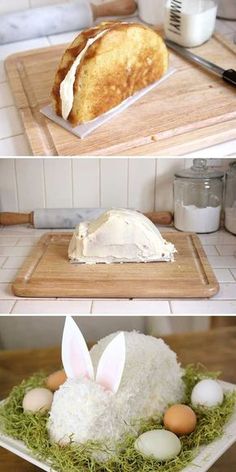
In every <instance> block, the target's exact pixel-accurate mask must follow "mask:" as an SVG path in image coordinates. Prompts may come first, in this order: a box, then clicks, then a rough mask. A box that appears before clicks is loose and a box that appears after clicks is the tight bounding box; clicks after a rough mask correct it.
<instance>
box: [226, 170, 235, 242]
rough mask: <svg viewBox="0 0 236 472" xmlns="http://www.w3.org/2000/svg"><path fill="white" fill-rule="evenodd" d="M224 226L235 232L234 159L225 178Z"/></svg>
mask: <svg viewBox="0 0 236 472" xmlns="http://www.w3.org/2000/svg"><path fill="white" fill-rule="evenodd" d="M224 206H225V227H226V229H227V230H228V231H230V233H233V234H236V161H235V162H232V163H231V164H230V166H229V170H228V172H227V173H226V179H225V205H224Z"/></svg>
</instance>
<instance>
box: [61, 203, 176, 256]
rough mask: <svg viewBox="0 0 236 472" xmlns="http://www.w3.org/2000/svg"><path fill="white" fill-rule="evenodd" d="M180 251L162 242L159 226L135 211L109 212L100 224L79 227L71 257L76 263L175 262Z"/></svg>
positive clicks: (71, 245)
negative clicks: (177, 251) (177, 252)
mask: <svg viewBox="0 0 236 472" xmlns="http://www.w3.org/2000/svg"><path fill="white" fill-rule="evenodd" d="M175 252H176V249H175V247H174V245H173V244H172V243H169V242H167V241H165V239H163V238H162V236H161V234H160V232H159V230H158V229H157V228H156V226H155V225H154V224H153V223H152V222H151V221H150V220H149V219H148V218H146V217H145V216H144V215H142V214H141V213H138V212H136V211H132V210H123V209H117V210H109V211H107V212H105V213H103V215H101V216H100V217H99V218H98V219H97V220H95V221H91V222H83V223H81V224H80V225H78V226H77V228H76V230H75V232H74V235H73V237H72V239H71V242H70V245H69V250H68V256H69V259H70V260H71V261H72V262H78V263H87V264H96V263H106V264H109V263H114V262H119V263H122V262H151V261H172V260H173V259H174V254H175Z"/></svg>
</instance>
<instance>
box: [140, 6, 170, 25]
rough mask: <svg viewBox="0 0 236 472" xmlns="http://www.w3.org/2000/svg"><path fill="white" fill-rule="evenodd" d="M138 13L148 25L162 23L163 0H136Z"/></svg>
mask: <svg viewBox="0 0 236 472" xmlns="http://www.w3.org/2000/svg"><path fill="white" fill-rule="evenodd" d="M136 3H138V14H139V17H140V18H141V20H142V21H145V23H148V24H149V25H160V24H162V23H163V17H164V3H165V0H138V2H136Z"/></svg>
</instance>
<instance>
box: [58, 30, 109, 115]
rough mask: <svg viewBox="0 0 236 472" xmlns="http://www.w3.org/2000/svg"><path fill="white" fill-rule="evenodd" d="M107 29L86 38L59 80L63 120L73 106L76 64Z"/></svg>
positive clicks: (78, 63)
mask: <svg viewBox="0 0 236 472" xmlns="http://www.w3.org/2000/svg"><path fill="white" fill-rule="evenodd" d="M107 31H108V30H103V31H100V33H99V34H97V36H94V38H90V39H88V41H87V43H86V46H85V47H84V49H82V51H81V52H80V53H79V55H78V56H77V58H76V59H75V61H74V63H73V65H72V66H71V68H70V70H69V72H67V74H66V76H65V78H64V80H63V81H62V82H61V85H60V98H61V104H62V116H63V118H64V120H67V118H68V116H69V114H70V112H71V110H72V108H73V102H74V83H75V78H76V71H77V68H78V66H79V65H80V63H81V61H82V60H83V58H84V56H85V54H86V52H87V50H88V49H89V48H90V46H92V44H94V43H95V42H96V41H97V40H98V39H99V38H101V37H102V36H104V34H105V33H106V32H107Z"/></svg>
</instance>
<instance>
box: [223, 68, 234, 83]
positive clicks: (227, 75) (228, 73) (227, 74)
mask: <svg viewBox="0 0 236 472" xmlns="http://www.w3.org/2000/svg"><path fill="white" fill-rule="evenodd" d="M223 79H224V80H225V81H226V82H228V83H229V84H231V85H236V70H234V69H228V70H225V71H224V73H223Z"/></svg>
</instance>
